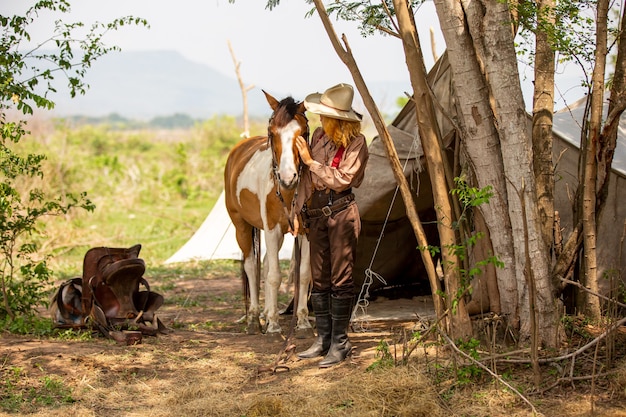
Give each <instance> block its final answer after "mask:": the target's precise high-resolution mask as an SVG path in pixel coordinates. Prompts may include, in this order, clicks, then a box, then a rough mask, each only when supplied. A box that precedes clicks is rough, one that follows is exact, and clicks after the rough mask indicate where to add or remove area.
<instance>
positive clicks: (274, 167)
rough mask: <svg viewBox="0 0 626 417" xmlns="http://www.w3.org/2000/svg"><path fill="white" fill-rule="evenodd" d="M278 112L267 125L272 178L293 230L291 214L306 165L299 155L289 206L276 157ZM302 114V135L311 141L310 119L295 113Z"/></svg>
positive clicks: (307, 140)
mask: <svg viewBox="0 0 626 417" xmlns="http://www.w3.org/2000/svg"><path fill="white" fill-rule="evenodd" d="M275 114H276V112H275V111H274V112H272V115H271V116H270V119H269V121H268V125H267V144H268V146H269V147H270V149H271V150H272V179H273V181H274V184H275V185H276V196H277V197H278V199H279V200H280V203H281V204H282V206H283V209H284V210H285V215H286V216H287V221H288V222H289V227H290V228H291V229H292V230H293V221H292V220H291V216H292V214H293V209H294V207H295V205H296V197H297V196H298V185H299V184H300V178H301V175H302V168H303V166H304V164H303V163H302V158H300V157H299V156H298V159H299V163H298V180H297V182H296V186H295V190H296V191H295V192H294V195H293V199H292V200H291V208H287V203H285V199H284V198H283V195H282V193H281V192H280V187H281V185H280V175H279V174H278V161H277V158H276V152H275V150H274V146H273V144H274V134H273V133H272V129H271V126H272V123H273V122H274V116H275ZM298 115H300V116H302V117H304V121H305V123H304V125H305V127H306V128H305V130H304V132H303V133H302V137H303V138H304V140H306V142H307V143H309V119H307V117H306V114H304V113H301V112H298V113H296V114H295V115H294V118H295V116H298Z"/></svg>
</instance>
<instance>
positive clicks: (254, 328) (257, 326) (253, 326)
mask: <svg viewBox="0 0 626 417" xmlns="http://www.w3.org/2000/svg"><path fill="white" fill-rule="evenodd" d="M246 331H247V333H248V334H249V335H253V334H260V333H262V332H261V323H259V322H258V321H257V322H252V323H248V327H247V329H246Z"/></svg>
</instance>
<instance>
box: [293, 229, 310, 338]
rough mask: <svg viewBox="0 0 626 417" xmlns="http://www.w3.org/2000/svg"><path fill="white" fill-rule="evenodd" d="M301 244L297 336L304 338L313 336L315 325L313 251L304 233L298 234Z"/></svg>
mask: <svg viewBox="0 0 626 417" xmlns="http://www.w3.org/2000/svg"><path fill="white" fill-rule="evenodd" d="M298 242H299V244H300V245H299V246H300V286H299V294H298V309H297V311H296V315H297V316H298V325H297V327H296V337H298V338H304V337H309V336H313V327H312V326H311V322H310V321H309V308H308V306H307V302H308V299H309V288H310V285H311V252H310V249H309V239H308V238H307V237H306V236H304V235H299V236H298Z"/></svg>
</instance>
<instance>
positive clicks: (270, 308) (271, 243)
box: [265, 226, 284, 334]
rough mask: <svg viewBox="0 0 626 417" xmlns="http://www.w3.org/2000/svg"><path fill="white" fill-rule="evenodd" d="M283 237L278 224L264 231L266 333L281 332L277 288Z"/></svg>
mask: <svg viewBox="0 0 626 417" xmlns="http://www.w3.org/2000/svg"><path fill="white" fill-rule="evenodd" d="M283 237H284V236H283V233H282V231H281V229H280V226H276V227H275V228H274V229H272V230H266V232H265V247H266V249H267V252H266V255H267V277H266V279H265V320H266V322H267V327H266V329H265V333H266V334H272V333H280V332H281V329H280V324H278V290H279V288H280V281H281V279H280V264H279V261H278V252H279V251H280V247H281V245H282V243H283Z"/></svg>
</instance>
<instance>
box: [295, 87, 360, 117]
mask: <svg viewBox="0 0 626 417" xmlns="http://www.w3.org/2000/svg"><path fill="white" fill-rule="evenodd" d="M353 97H354V90H353V89H352V86H351V85H349V84H343V83H340V84H337V85H335V86H333V87H330V88H329V89H328V90H326V91H324V93H323V94H320V93H313V94H309V95H308V96H306V98H305V99H304V107H306V109H307V110H308V111H310V112H311V113H315V114H319V115H322V116H327V117H332V118H335V119H339V120H348V121H352V122H360V121H361V119H362V118H363V116H361V115H360V114H358V113H357V112H355V111H354V110H352V99H353Z"/></svg>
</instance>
